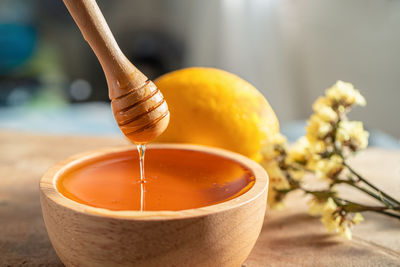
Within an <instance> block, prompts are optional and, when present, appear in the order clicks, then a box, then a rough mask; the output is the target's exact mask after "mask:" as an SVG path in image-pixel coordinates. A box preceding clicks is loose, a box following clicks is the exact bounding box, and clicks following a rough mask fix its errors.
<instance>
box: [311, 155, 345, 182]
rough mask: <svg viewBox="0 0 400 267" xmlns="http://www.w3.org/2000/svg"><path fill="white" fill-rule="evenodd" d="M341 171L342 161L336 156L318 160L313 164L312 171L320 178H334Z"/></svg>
mask: <svg viewBox="0 0 400 267" xmlns="http://www.w3.org/2000/svg"><path fill="white" fill-rule="evenodd" d="M342 169H343V160H342V158H341V157H340V156H338V155H333V156H331V157H330V158H324V159H320V160H318V161H316V162H315V165H314V171H315V174H316V175H317V177H320V178H328V179H331V178H335V177H336V176H337V175H338V174H339V173H340V172H341V171H342Z"/></svg>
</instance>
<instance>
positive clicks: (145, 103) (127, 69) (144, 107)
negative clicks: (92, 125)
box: [63, 0, 169, 143]
mask: <svg viewBox="0 0 400 267" xmlns="http://www.w3.org/2000/svg"><path fill="white" fill-rule="evenodd" d="M63 1H64V4H65V5H66V7H67V8H68V10H69V12H70V14H71V15H72V17H73V19H74V20H75V22H76V24H77V25H78V27H79V29H80V30H81V32H82V35H83V37H84V38H85V40H86V41H87V42H88V43H89V45H90V47H91V48H92V50H93V51H94V53H95V54H96V56H97V58H98V60H99V61H100V63H101V66H102V68H103V70H104V74H105V76H106V79H107V85H108V93H109V97H110V99H111V106H112V110H113V113H114V117H115V119H116V121H117V123H118V125H119V126H120V129H121V131H122V132H123V133H124V134H125V135H126V136H127V137H128V138H129V139H131V140H132V141H133V142H135V143H147V142H149V141H152V140H153V139H154V138H156V137H158V136H159V135H160V134H161V133H162V132H164V130H165V129H166V128H167V126H168V123H169V110H168V106H167V103H166V102H165V100H164V96H163V95H162V93H161V92H160V90H158V89H157V88H156V86H155V85H154V83H153V82H152V81H150V80H149V79H148V78H147V77H146V76H145V75H144V74H143V73H142V72H140V71H139V70H138V69H137V68H136V67H135V66H134V65H133V64H132V63H131V62H130V61H129V60H128V59H127V58H126V57H125V55H124V54H123V53H122V51H121V49H120V48H119V46H118V44H117V42H116V41H115V38H114V36H113V34H112V32H111V30H110V28H109V27H108V25H107V22H106V20H105V18H104V16H103V14H102V13H101V10H100V8H99V7H98V5H97V3H96V1H95V0H63Z"/></svg>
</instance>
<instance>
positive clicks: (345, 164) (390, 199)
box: [343, 159, 400, 206]
mask: <svg viewBox="0 0 400 267" xmlns="http://www.w3.org/2000/svg"><path fill="white" fill-rule="evenodd" d="M343 165H344V166H346V167H347V169H348V170H349V171H350V172H351V173H352V174H354V175H355V176H356V177H357V178H358V180H359V181H362V182H363V183H365V184H366V185H368V186H369V187H371V188H372V189H374V190H376V191H378V193H379V194H381V195H382V196H383V197H385V198H387V200H389V201H390V202H393V203H395V204H397V205H400V202H399V201H398V200H396V199H395V198H393V197H391V196H390V195H388V194H386V193H385V192H383V191H382V190H380V189H379V188H377V187H376V186H374V185H373V184H371V183H370V182H368V181H367V180H366V179H364V178H363V177H362V176H361V175H360V174H358V173H357V172H356V171H355V170H354V169H353V168H351V167H350V166H349V165H348V164H347V163H346V162H345V161H344V159H343ZM392 206H395V205H392Z"/></svg>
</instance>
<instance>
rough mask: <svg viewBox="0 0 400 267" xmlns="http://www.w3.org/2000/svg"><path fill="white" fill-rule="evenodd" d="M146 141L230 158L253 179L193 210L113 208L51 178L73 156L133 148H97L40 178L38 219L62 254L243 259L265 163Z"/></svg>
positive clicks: (262, 194) (89, 260)
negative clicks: (63, 189)
mask: <svg viewBox="0 0 400 267" xmlns="http://www.w3.org/2000/svg"><path fill="white" fill-rule="evenodd" d="M151 148H165V149H171V148H173V149H183V150H191V151H199V152H206V153H212V154H215V155H219V156H221V157H225V158H229V159H233V160H235V161H238V162H240V163H242V164H243V165H245V166H246V167H248V168H249V169H250V170H251V171H252V172H253V173H254V175H255V183H254V185H253V187H252V188H251V189H250V190H249V191H247V192H246V193H244V194H243V195H241V196H239V197H236V198H234V199H231V200H228V201H226V202H223V203H219V204H215V205H210V206H206V207H201V208H196V209H189V210H181V211H144V212H140V211H111V210H107V209H102V208H95V207H91V206H87V205H84V204H80V203H78V202H75V201H73V200H70V199H68V198H66V197H64V196H63V195H61V194H60V193H59V192H58V190H57V188H56V181H57V179H58V177H59V176H60V175H61V174H62V173H63V172H64V171H66V170H67V169H69V168H70V167H71V166H73V165H75V164H77V163H80V162H82V161H85V160H88V159H90V158H93V157H97V156H101V155H104V154H107V153H114V152H119V151H126V150H131V149H136V148H132V147H126V148H111V149H101V150H97V151H94V152H89V153H85V154H80V155H77V156H74V157H72V158H69V159H67V160H64V161H63V162H61V163H59V164H57V165H56V166H54V167H52V168H50V169H49V170H48V171H47V172H46V174H45V175H44V176H43V177H42V179H41V181H40V200H41V205H42V211H43V218H44V221H45V224H46V228H47V232H48V234H49V237H50V240H51V242H52V244H53V247H54V249H55V250H56V252H57V254H58V256H59V257H60V259H61V261H62V262H63V263H64V264H65V265H67V266H152V267H153V266H203V267H204V266H218V267H222V266H229V267H232V266H240V265H241V264H242V263H243V262H244V261H245V259H246V258H247V256H248V255H249V253H250V251H251V249H252V248H253V246H254V244H255V242H256V240H257V237H258V235H259V234H260V231H261V227H262V224H263V220H264V214H265V209H266V204H267V192H268V190H267V188H268V176H267V173H266V172H265V170H264V169H263V168H262V167H261V166H260V165H258V164H257V163H255V162H254V161H252V160H250V159H248V158H246V157H244V156H242V155H239V154H236V153H233V152H229V151H225V150H221V149H217V148H209V147H202V146H194V145H181V144H179V145H178V144H155V145H150V146H149V148H148V149H151ZM183 201H184V200H183Z"/></svg>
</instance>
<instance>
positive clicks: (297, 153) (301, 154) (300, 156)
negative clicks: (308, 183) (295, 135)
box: [288, 136, 310, 163]
mask: <svg viewBox="0 0 400 267" xmlns="http://www.w3.org/2000/svg"><path fill="white" fill-rule="evenodd" d="M309 157H310V142H309V141H308V139H307V138H306V137H305V136H302V137H301V138H299V139H298V140H297V142H296V143H295V144H294V145H293V146H292V147H290V150H289V153H288V160H289V161H290V162H297V163H306V162H307V161H308V159H309Z"/></svg>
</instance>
